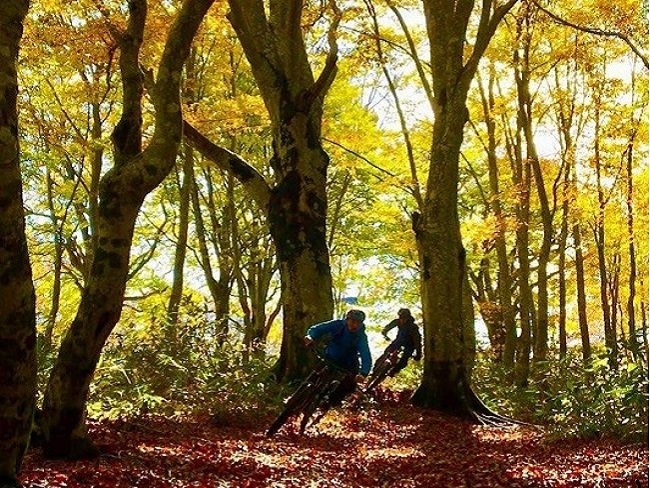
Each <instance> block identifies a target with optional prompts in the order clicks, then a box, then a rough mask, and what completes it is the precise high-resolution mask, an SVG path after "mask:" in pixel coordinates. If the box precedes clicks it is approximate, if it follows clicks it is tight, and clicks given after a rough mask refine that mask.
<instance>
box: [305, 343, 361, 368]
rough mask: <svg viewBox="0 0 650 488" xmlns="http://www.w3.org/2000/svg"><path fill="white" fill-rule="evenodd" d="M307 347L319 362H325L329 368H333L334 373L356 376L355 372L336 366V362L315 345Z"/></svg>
mask: <svg viewBox="0 0 650 488" xmlns="http://www.w3.org/2000/svg"><path fill="white" fill-rule="evenodd" d="M307 347H308V348H309V349H310V350H311V352H312V354H314V356H316V357H317V358H318V359H319V360H321V361H322V362H324V363H325V364H326V365H327V366H328V367H330V368H332V369H333V370H334V371H336V372H338V373H344V374H349V375H354V374H355V373H354V372H353V371H350V370H349V369H345V368H344V367H342V366H340V365H338V364H336V363H335V362H334V361H332V360H331V359H329V358H328V357H326V356H325V353H324V352H323V351H322V350H321V349H320V348H317V347H316V346H315V345H314V344H312V345H310V346H307Z"/></svg>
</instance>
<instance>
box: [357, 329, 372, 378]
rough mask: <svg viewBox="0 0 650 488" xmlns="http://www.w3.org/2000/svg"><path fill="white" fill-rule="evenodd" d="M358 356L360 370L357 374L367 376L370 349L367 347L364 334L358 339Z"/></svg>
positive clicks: (366, 338)
mask: <svg viewBox="0 0 650 488" xmlns="http://www.w3.org/2000/svg"><path fill="white" fill-rule="evenodd" d="M359 356H361V369H360V370H359V373H360V374H362V375H363V376H368V373H370V367H371V366H372V357H371V356H370V347H369V346H368V336H366V334H365V333H364V334H363V335H362V336H361V337H360V338H359Z"/></svg>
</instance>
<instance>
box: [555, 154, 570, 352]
mask: <svg viewBox="0 0 650 488" xmlns="http://www.w3.org/2000/svg"><path fill="white" fill-rule="evenodd" d="M563 164H564V179H563V182H562V223H561V224H560V237H559V240H558V254H559V262H558V274H559V275H558V286H559V290H558V300H559V304H558V308H559V318H558V334H559V340H560V359H564V358H565V357H566V353H567V335H566V249H567V245H566V243H567V237H568V235H569V177H570V169H571V166H570V164H569V163H568V161H564V163H563Z"/></svg>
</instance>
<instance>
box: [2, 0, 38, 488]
mask: <svg viewBox="0 0 650 488" xmlns="http://www.w3.org/2000/svg"><path fill="white" fill-rule="evenodd" d="M28 8H29V2H28V1H26V0H9V1H6V2H2V5H1V6H0V46H2V49H0V94H2V96H1V97H0V297H2V298H1V299H0V399H1V400H0V453H1V454H0V484H1V485H3V486H19V484H18V482H17V480H16V475H17V474H18V473H19V472H20V467H21V463H22V460H23V455H24V454H25V450H26V449H27V444H28V442H29V435H30V433H31V429H32V417H33V413H34V403H35V401H36V351H35V347H36V310H35V300H36V298H35V294H34V284H33V282H32V269H31V264H30V261H29V253H28V250H27V239H26V237H25V217H24V212H23V195H22V180H21V174H20V153H19V147H18V111H17V107H16V102H17V98H18V77H17V72H16V66H17V59H18V49H19V45H20V40H21V38H22V34H23V21H24V19H25V16H26V15H27V10H28Z"/></svg>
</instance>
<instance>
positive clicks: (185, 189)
mask: <svg viewBox="0 0 650 488" xmlns="http://www.w3.org/2000/svg"><path fill="white" fill-rule="evenodd" d="M193 164H194V155H193V150H192V148H191V147H189V146H188V147H185V153H184V154H183V180H182V182H181V183H179V188H178V191H179V197H180V198H179V208H178V235H177V237H176V250H175V252H174V272H173V278H172V290H171V293H170V294H169V301H168V302H167V321H168V324H167V327H169V328H170V329H174V328H175V326H176V324H177V322H178V309H179V306H180V303H181V298H182V297H183V270H184V268H185V256H186V254H187V232H188V228H189V213H190V212H189V211H190V191H191V186H192V165H193Z"/></svg>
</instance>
